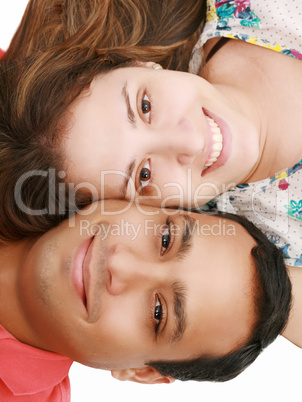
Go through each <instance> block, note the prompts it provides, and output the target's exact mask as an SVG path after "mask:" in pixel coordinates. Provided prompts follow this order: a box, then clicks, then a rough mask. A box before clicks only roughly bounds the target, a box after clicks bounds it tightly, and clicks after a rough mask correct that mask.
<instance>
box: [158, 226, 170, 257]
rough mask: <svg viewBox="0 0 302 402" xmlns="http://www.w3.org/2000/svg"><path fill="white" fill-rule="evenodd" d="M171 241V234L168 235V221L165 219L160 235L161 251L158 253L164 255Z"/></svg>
mask: <svg viewBox="0 0 302 402" xmlns="http://www.w3.org/2000/svg"><path fill="white" fill-rule="evenodd" d="M170 241H171V235H170V221H167V224H166V225H165V227H164V230H163V232H162V237H161V251H160V255H164V254H165V253H166V251H167V249H168V248H169V245H170Z"/></svg>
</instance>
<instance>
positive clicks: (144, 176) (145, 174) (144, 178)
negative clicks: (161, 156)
mask: <svg viewBox="0 0 302 402" xmlns="http://www.w3.org/2000/svg"><path fill="white" fill-rule="evenodd" d="M150 180H151V167H150V161H149V159H148V160H147V161H146V163H145V164H144V166H143V168H142V170H141V171H140V173H139V184H140V187H141V188H144V187H147V186H148V185H149V183H150Z"/></svg>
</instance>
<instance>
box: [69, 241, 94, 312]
mask: <svg viewBox="0 0 302 402" xmlns="http://www.w3.org/2000/svg"><path fill="white" fill-rule="evenodd" d="M92 241H93V237H91V238H89V239H87V240H85V241H84V242H83V243H82V244H81V245H80V247H79V248H78V249H77V251H76V254H75V258H74V264H73V270H72V281H73V284H74V287H75V289H76V292H77V293H78V295H79V297H80V299H81V300H82V302H83V304H84V306H85V308H86V305H87V300H86V290H85V281H84V266H85V265H86V259H87V258H86V257H87V254H88V251H89V248H90V245H91V243H92Z"/></svg>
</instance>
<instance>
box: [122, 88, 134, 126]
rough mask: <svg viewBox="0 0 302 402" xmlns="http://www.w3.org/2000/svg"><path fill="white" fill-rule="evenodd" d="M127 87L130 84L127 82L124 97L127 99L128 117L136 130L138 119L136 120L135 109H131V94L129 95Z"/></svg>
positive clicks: (123, 91) (123, 90) (123, 92)
mask: <svg viewBox="0 0 302 402" xmlns="http://www.w3.org/2000/svg"><path fill="white" fill-rule="evenodd" d="M127 85H128V82H127V81H126V82H125V84H124V86H123V88H122V95H123V97H124V99H125V102H126V107H127V115H128V120H129V123H130V124H131V126H132V127H134V128H136V127H137V126H136V118H135V114H134V112H133V109H132V107H131V104H130V98H129V93H128V89H127Z"/></svg>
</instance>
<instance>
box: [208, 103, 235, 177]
mask: <svg viewBox="0 0 302 402" xmlns="http://www.w3.org/2000/svg"><path fill="white" fill-rule="evenodd" d="M203 112H204V114H205V115H206V116H209V117H210V118H211V119H213V120H214V121H215V123H217V124H218V126H219V128H220V132H221V134H222V137H223V148H222V151H221V153H220V155H219V157H218V159H217V161H216V162H214V163H213V165H212V166H210V167H209V168H208V169H206V170H204V171H202V172H201V176H202V177H204V176H206V175H208V174H210V173H212V172H214V171H215V170H216V169H218V168H220V167H221V166H223V165H224V164H225V163H226V162H227V160H228V158H229V155H230V150H231V132H230V129H229V127H228V125H227V124H226V122H225V121H224V120H223V119H221V118H219V117H217V116H216V115H214V114H213V113H212V112H209V111H208V110H206V109H203ZM209 130H210V129H209ZM212 145H213V144H212V143H211V142H210V143H209V147H211V146H212ZM210 151H211V149H210V148H209V150H208V154H209V153H210ZM207 157H208V155H207Z"/></svg>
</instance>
